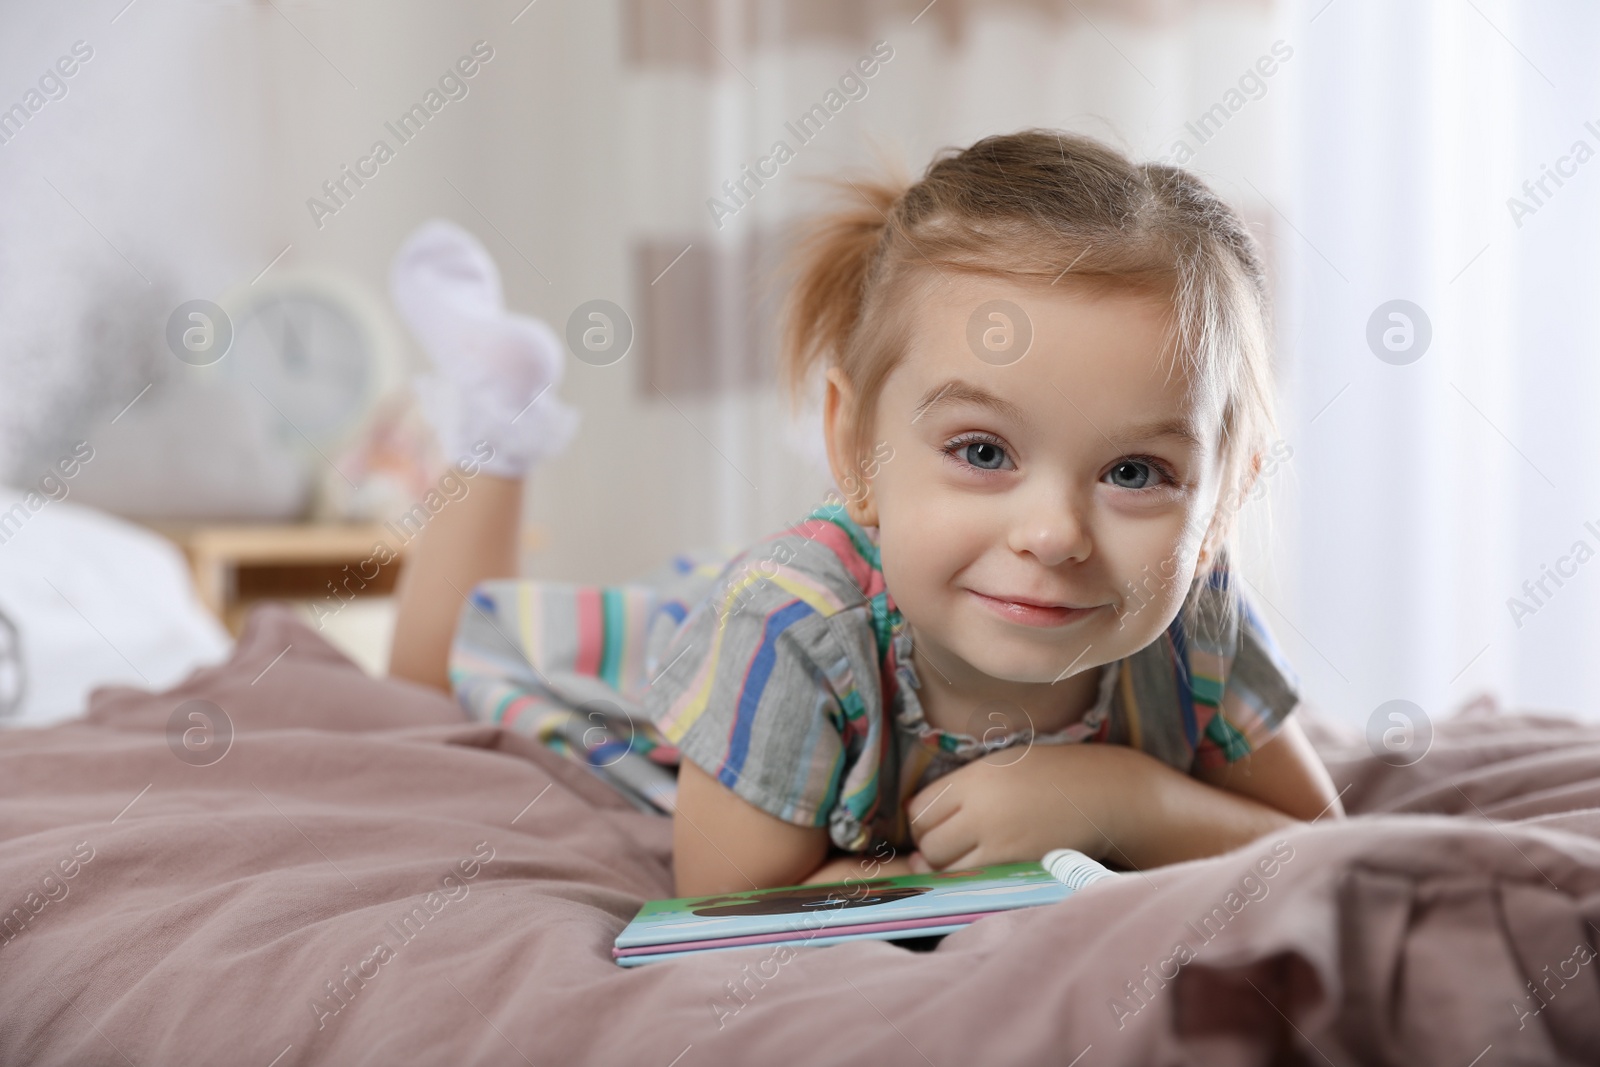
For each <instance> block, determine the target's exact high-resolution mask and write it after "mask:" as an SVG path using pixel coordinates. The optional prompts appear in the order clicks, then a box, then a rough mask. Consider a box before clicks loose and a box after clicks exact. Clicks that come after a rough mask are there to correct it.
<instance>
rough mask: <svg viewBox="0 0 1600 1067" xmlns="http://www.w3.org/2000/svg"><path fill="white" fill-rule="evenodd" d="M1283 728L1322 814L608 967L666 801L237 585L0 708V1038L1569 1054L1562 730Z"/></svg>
mask: <svg viewBox="0 0 1600 1067" xmlns="http://www.w3.org/2000/svg"><path fill="white" fill-rule="evenodd" d="M285 649H287V652H285ZM190 701H208V702H210V703H209V705H208V704H190V703H188V702H190ZM213 706H214V707H215V708H220V709H222V711H223V712H225V713H226V716H227V718H228V720H229V721H231V725H232V730H233V736H232V739H231V742H228V743H227V746H226V749H225V754H222V755H221V758H220V759H218V758H216V757H217V756H218V755H219V753H222V752H223V751H224V745H223V734H224V733H225V730H221V729H220V727H221V725H222V723H221V720H220V718H218V717H217V715H216V713H215V711H214V710H212V707H213ZM175 713H176V718H177V727H176V728H175V729H171V730H169V723H170V722H171V721H172V720H173V719H174V716H175ZM191 714H194V715H198V716H199V717H191ZM208 714H209V716H210V717H209V718H208V717H207V716H208ZM186 730H187V731H189V734H188V736H187V741H188V746H187V747H186V746H185V744H184V740H185V735H184V731H186ZM1321 745H1322V750H1323V752H1324V755H1325V758H1326V759H1327V761H1328V764H1329V766H1330V768H1331V769H1332V771H1333V773H1334V776H1335V778H1336V779H1337V780H1338V782H1339V784H1340V785H1341V786H1344V785H1348V786H1349V787H1350V788H1349V791H1348V792H1347V793H1345V801H1346V803H1347V805H1348V807H1349V808H1350V809H1351V810H1352V811H1353V812H1358V813H1360V817H1357V818H1353V819H1350V820H1348V821H1346V822H1343V823H1329V822H1326V821H1324V822H1319V823H1317V824H1315V825H1312V826H1308V827H1305V828H1303V829H1300V830H1298V831H1296V832H1295V833H1293V834H1290V835H1287V836H1285V837H1283V838H1276V839H1263V840H1261V841H1258V842H1256V843H1254V844H1251V845H1249V846H1247V847H1244V848H1241V849H1239V850H1237V851H1235V852H1233V853H1230V854H1228V855H1225V856H1220V857H1216V858H1213V859H1210V860H1205V861H1200V862H1194V863H1188V864H1181V865H1178V866H1173V867H1167V868H1162V869H1159V870H1153V871H1150V872H1147V873H1146V874H1144V875H1131V876H1129V877H1126V878H1122V879H1115V880H1111V881H1108V882H1104V883H1100V884H1097V885H1095V886H1092V887H1091V888H1089V889H1087V890H1085V891H1084V892H1083V893H1081V894H1079V895H1077V896H1075V897H1073V898H1072V899H1070V900H1068V901H1065V902H1064V903H1062V904H1060V905H1056V906H1053V907H1048V908H1039V909H1031V910H1028V911H1025V912H1019V913H1012V914H1008V915H1001V916H995V917H992V918H988V919H985V920H983V921H981V922H979V923H977V924H975V925H974V926H972V927H970V928H968V929H967V930H964V931H962V932H960V933H957V934H954V935H951V936H950V937H948V938H946V939H945V941H944V942H943V943H942V944H941V945H940V947H939V948H938V949H937V950H936V951H934V952H929V953H917V952H911V951H908V950H906V949H904V948H900V947H896V946H894V945H890V944H885V943H857V944H851V945H841V946H836V947H832V948H821V949H807V950H803V951H800V952H797V953H792V954H788V955H783V954H779V953H776V952H775V951H774V949H772V948H771V947H755V948H749V949H741V950H736V951H728V952H721V953H710V954H707V955H706V956H705V957H704V958H700V959H689V960H683V961H678V962H673V963H665V964H656V965H652V966H648V967H642V968H639V969H637V970H624V969H622V968H619V967H617V966H616V965H615V964H614V963H613V962H612V961H611V957H610V953H609V949H610V946H611V941H612V938H613V937H615V935H616V933H617V931H619V930H620V929H621V928H622V927H623V925H624V924H625V923H626V922H627V921H628V919H629V918H630V917H631V916H632V915H633V913H634V911H635V910H636V909H637V908H638V907H639V905H640V903H641V902H642V901H644V900H647V899H650V898H654V897H663V896H667V895H670V891H671V888H672V878H671V870H670V847H669V843H670V837H669V829H670V827H669V822H668V820H666V819H663V818H660V817H655V816H649V815H644V814H641V813H638V812H636V811H634V810H632V809H631V808H629V807H627V806H626V805H625V804H624V803H622V802H621V801H620V800H619V799H618V798H617V797H616V796H614V795H613V794H612V793H611V792H610V791H609V790H608V789H607V788H606V787H605V786H604V785H602V784H601V783H600V782H598V781H597V780H595V779H593V778H591V777H589V776H588V775H587V773H586V772H584V771H583V770H582V769H581V768H578V767H575V766H573V765H571V764H568V763H565V762H563V761H562V760H560V759H558V758H556V757H554V756H552V755H551V754H549V753H548V752H546V751H545V750H543V749H542V748H540V747H539V746H538V745H537V744H535V743H533V742H531V741H529V740H527V739H525V738H522V737H517V736H514V735H510V734H507V733H505V732H502V731H501V730H499V729H498V728H495V727H489V726H481V725H475V724H471V723H466V722H463V721H462V719H461V716H460V714H459V712H458V711H457V709H456V708H455V706H454V704H453V703H452V702H451V701H450V700H449V699H448V698H446V697H445V696H443V695H441V694H438V693H435V692H432V691H430V690H425V689H421V688H418V687H416V686H412V685H409V684H406V683H402V682H395V681H373V680H371V679H369V678H367V677H366V676H365V675H363V674H362V673H361V671H360V670H359V669H358V668H356V667H355V666H354V665H353V664H351V663H350V662H349V661H347V660H345V659H344V658H343V657H341V656H340V655H339V654H338V653H337V652H335V651H334V650H333V649H332V648H331V647H329V646H328V645H327V644H326V643H325V642H323V641H322V640H321V639H320V638H319V637H318V636H317V635H316V634H315V633H314V632H313V631H311V630H309V629H308V628H306V627H305V626H303V625H302V624H300V623H299V622H298V621H296V620H295V618H294V617H293V616H292V615H291V614H289V613H288V612H287V611H286V610H284V609H281V608H272V607H268V608H262V609H258V610H257V611H256V613H255V614H254V615H253V616H252V617H251V619H250V621H249V625H248V628H247V631H246V633H245V635H244V636H243V638H242V639H241V641H240V643H239V646H238V649H237V652H236V654H235V655H234V657H233V659H232V660H231V661H230V662H229V663H227V664H224V665H222V666H220V667H217V668H214V669H208V670H205V671H202V672H199V673H197V674H196V675H194V676H193V677H192V678H191V679H189V681H187V682H186V683H185V684H184V685H182V686H180V687H179V688H177V689H174V690H172V691H170V692H166V693H148V692H144V691H142V690H135V689H127V688H115V689H102V690H98V691H96V693H95V694H94V696H93V699H92V701H91V706H90V709H89V716H88V720H87V721H86V722H82V723H75V724H69V725H63V726H59V727H55V728H52V729H48V730H42V731H36V732H19V733H11V734H5V735H0V840H3V841H4V845H3V847H0V909H3V911H0V1064H24V1063H26V1064H34V1063H41V1064H57V1063H62V1064H65V1063H72V1064H135V1065H139V1067H146V1065H155V1064H190V1063H192V1064H222V1065H231V1064H244V1065H255V1067H290V1065H293V1064H311V1063H318V1064H365V1063H371V1064H411V1063H416V1064H457V1063H494V1064H529V1063H531V1064H539V1065H540V1067H543V1065H547V1064H569V1063H585V1064H639V1065H644V1067H702V1065H707V1064H790V1063H795V1064H802V1063H803V1064H863V1065H866V1064H872V1065H879V1067H881V1065H889V1064H934V1065H937V1067H954V1065H959V1064H1014V1063H1015V1064H1063V1065H1064V1064H1078V1065H1080V1067H1101V1065H1106V1064H1123V1063H1127V1064H1168V1063H1202V1064H1204V1063H1219V1064H1221V1063H1226V1064H1269V1063H1270V1064H1279V1063H1307V1064H1338V1065H1344V1064H1391V1063H1392V1064H1434V1063H1437V1064H1445V1065H1449V1067H1469V1065H1471V1064H1478V1065H1480V1067H1489V1065H1492V1064H1508V1063H1574V1064H1575V1063H1595V1062H1600V980H1597V977H1596V976H1597V972H1600V964H1597V963H1596V962H1595V961H1594V956H1595V945H1596V944H1597V942H1600V930H1597V928H1596V925H1597V924H1600V841H1597V838H1600V727H1596V726H1584V725H1577V724H1574V723H1571V722H1568V721H1565V720H1559V719H1554V718H1549V717H1536V716H1528V715H1508V714H1501V713H1498V712H1496V711H1494V710H1493V709H1492V708H1489V707H1485V706H1482V705H1480V706H1478V707H1476V708H1474V709H1469V711H1468V713H1465V714H1462V715H1458V716H1456V717H1455V718H1453V719H1451V720H1449V721H1446V722H1443V723H1439V724H1437V736H1436V739H1435V742H1434V746H1433V749H1432V751H1431V752H1430V753H1429V754H1428V756H1427V757H1426V758H1425V759H1423V760H1422V761H1421V762H1420V763H1418V764H1417V765H1415V766H1413V767H1410V768H1408V769H1403V770H1397V769H1394V768H1390V767H1388V766H1385V765H1384V764H1383V763H1380V762H1378V761H1377V760H1374V759H1373V758H1371V757H1370V755H1368V754H1367V752H1366V747H1365V744H1364V743H1363V742H1361V741H1360V740H1359V739H1357V740H1356V741H1355V742H1354V743H1353V744H1352V743H1349V742H1348V741H1345V742H1340V741H1337V740H1335V739H1332V738H1331V737H1323V738H1322V740H1321ZM1479 1057H1481V1059H1480V1058H1479Z"/></svg>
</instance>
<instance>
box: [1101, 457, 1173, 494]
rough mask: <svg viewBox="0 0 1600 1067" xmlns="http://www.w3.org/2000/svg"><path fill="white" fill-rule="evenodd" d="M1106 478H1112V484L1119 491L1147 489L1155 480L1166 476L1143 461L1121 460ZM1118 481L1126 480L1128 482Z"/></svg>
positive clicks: (1107, 473) (1108, 472)
mask: <svg viewBox="0 0 1600 1067" xmlns="http://www.w3.org/2000/svg"><path fill="white" fill-rule="evenodd" d="M1106 477H1107V478H1110V479H1111V480H1112V481H1111V484H1112V485H1115V486H1116V487H1117V488H1119V489H1147V488H1149V487H1150V485H1151V484H1152V482H1153V480H1154V479H1155V478H1157V477H1165V475H1164V474H1163V473H1162V472H1161V471H1159V470H1157V469H1156V468H1155V467H1154V466H1152V465H1151V464H1149V463H1145V462H1144V461H1143V460H1137V459H1124V460H1119V461H1118V462H1117V465H1116V466H1115V467H1112V468H1111V469H1110V470H1109V471H1107V472H1106ZM1118 479H1126V482H1124V481H1120V480H1118ZM1128 483H1132V484H1128Z"/></svg>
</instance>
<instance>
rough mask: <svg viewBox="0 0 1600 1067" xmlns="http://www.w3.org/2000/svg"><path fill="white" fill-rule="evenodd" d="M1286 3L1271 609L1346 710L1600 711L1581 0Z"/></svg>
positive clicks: (1592, 209)
mask: <svg viewBox="0 0 1600 1067" xmlns="http://www.w3.org/2000/svg"><path fill="white" fill-rule="evenodd" d="M1284 19H1285V33H1286V34H1288V35H1290V36H1292V37H1294V38H1295V39H1296V40H1297V41H1301V42H1303V46H1302V47H1301V48H1300V56H1301V58H1300V60H1299V62H1300V64H1301V66H1300V68H1299V70H1298V71H1297V73H1298V75H1299V78H1298V80H1297V81H1296V82H1295V83H1294V86H1293V88H1294V93H1293V100H1292V106H1291V108H1290V111H1289V114H1288V116H1287V118H1288V123H1287V127H1286V130H1285V136H1286V144H1287V146H1288V148H1287V152H1288V156H1289V158H1290V171H1291V177H1290V181H1289V185H1290V189H1291V195H1290V196H1289V197H1288V198H1287V199H1286V200H1285V201H1284V202H1282V203H1279V204H1277V205H1276V208H1277V209H1279V210H1280V211H1281V217H1282V219H1283V220H1284V222H1285V223H1286V226H1285V230H1284V232H1283V235H1282V243H1281V251H1282V253H1283V255H1284V257H1285V264H1286V271H1285V275H1286V280H1287V282H1288V284H1287V285H1286V286H1285V290H1284V301H1283V304H1284V313H1283V324H1282V331H1281V333H1282V339H1283V352H1284V360H1285V366H1286V369H1287V374H1286V381H1287V392H1288V399H1289V417H1288V418H1287V419H1286V423H1287V425H1288V427H1289V429H1288V431H1287V432H1288V436H1289V438H1290V440H1291V441H1292V443H1293V445H1294V449H1295V451H1294V459H1293V462H1292V464H1291V472H1292V475H1293V476H1292V477H1291V478H1288V479H1285V480H1284V482H1283V484H1282V485H1281V486H1275V487H1274V494H1275V497H1276V502H1277V505H1278V507H1277V512H1278V514H1279V515H1281V516H1282V517H1283V522H1282V523H1281V528H1280V536H1279V537H1278V539H1277V541H1276V546H1275V552H1274V555H1275V557H1276V559H1277V561H1278V564H1279V567H1278V571H1277V573H1278V574H1279V576H1280V577H1281V578H1282V586H1281V588H1280V589H1279V590H1278V591H1277V592H1276V593H1275V594H1274V597H1275V600H1274V608H1273V609H1272V610H1271V611H1269V615H1270V616H1271V617H1272V618H1273V621H1274V622H1276V623H1277V628H1278V630H1279V632H1280V636H1281V637H1282V639H1283V640H1284V642H1285V644H1286V646H1288V648H1289V650H1290V652H1291V654H1292V655H1293V656H1294V659H1295V661H1296V663H1297V664H1298V665H1299V666H1300V667H1301V669H1302V671H1303V673H1304V675H1305V677H1306V679H1307V682H1308V688H1309V689H1310V690H1311V691H1312V692H1313V693H1314V694H1316V695H1317V696H1319V697H1321V698H1322V699H1323V702H1324V703H1326V704H1327V705H1328V706H1330V707H1331V708H1333V709H1334V710H1336V711H1338V712H1339V713H1340V714H1341V715H1343V716H1345V717H1347V718H1349V719H1350V720H1351V721H1353V722H1355V723H1357V724H1360V723H1362V722H1364V721H1366V719H1367V718H1368V716H1369V715H1370V714H1371V713H1372V712H1373V711H1374V709H1376V708H1377V707H1378V706H1379V705H1380V704H1382V703H1383V702H1385V701H1388V700H1392V699H1403V700H1409V701H1412V702H1414V703H1415V704H1416V705H1417V706H1419V707H1420V708H1421V709H1422V710H1423V712H1424V714H1426V715H1428V716H1430V717H1436V716H1439V715H1442V714H1447V713H1448V712H1449V711H1450V710H1451V709H1453V708H1454V707H1455V706H1457V705H1459V704H1460V703H1461V702H1462V701H1464V700H1466V699H1468V698H1470V697H1471V696H1472V695H1474V694H1476V693H1479V692H1482V691H1486V690H1487V691H1492V692H1494V693H1495V694H1497V695H1498V696H1500V697H1501V698H1502V699H1503V700H1505V701H1506V702H1508V703H1512V704H1516V705H1522V706H1538V707H1546V708H1560V709H1568V710H1578V711H1581V712H1584V713H1585V714H1587V715H1590V716H1594V715H1596V714H1600V698H1597V685H1596V683H1597V681H1600V657H1596V656H1595V655H1594V654H1593V650H1594V649H1595V648H1596V647H1600V645H1597V643H1600V563H1593V562H1592V560H1593V558H1594V557H1595V556H1596V555H1597V553H1600V472H1597V469H1596V467H1595V464H1594V457H1596V456H1600V447H1597V446H1600V427H1597V425H1596V420H1595V418H1594V412H1595V406H1596V401H1597V400H1600V361H1597V360H1596V358H1595V357H1596V353H1595V347H1596V331H1595V327H1594V319H1593V311H1592V309H1593V308H1594V306H1595V302H1596V294H1597V292H1600V264H1597V262H1596V255H1595V249H1594V243H1593V240H1592V236H1593V235H1594V234H1595V233H1596V232H1597V229H1596V223H1597V221H1600V219H1597V214H1600V164H1595V163H1592V162H1590V160H1591V157H1593V156H1594V155H1595V154H1596V153H1597V152H1600V122H1591V121H1590V120H1593V119H1597V118H1600V106H1597V104H1600V94H1597V91H1596V90H1597V77H1600V75H1597V72H1596V69H1595V65H1594V62H1593V48H1594V42H1595V40H1596V33H1597V31H1600V11H1597V10H1595V9H1594V8H1593V7H1592V6H1590V5H1585V4H1581V3H1576V2H1570V0H1569V2H1564V3H1553V4H1540V5H1519V4H1512V3H1504V2H1493V0H1471V2H1467V3H1442V2H1441V3H1433V4H1415V5H1412V4H1405V5H1395V4H1385V3H1381V2H1377V0H1370V2H1369V0H1334V2H1333V3H1331V4H1330V3H1326V0H1313V2H1310V3H1306V4H1302V5H1296V6H1295V7H1294V8H1293V9H1292V10H1290V11H1286V12H1285V13H1284ZM1401 300H1403V301H1408V302H1410V304H1411V305H1414V306H1415V308H1416V309H1420V311H1415V310H1412V309H1408V308H1406V307H1404V306H1399V305H1393V304H1392V303H1391V302H1393V301H1401ZM1397 308H1398V312H1397ZM1396 312H1397V313H1398V314H1400V315H1401V316H1402V317H1401V318H1398V319H1397V318H1391V317H1390V316H1391V314H1392V313H1396ZM1424 326H1426V327H1427V331H1428V332H1429V333H1431V338H1430V339H1428V340H1427V343H1426V346H1425V347H1424V345H1423V343H1422V341H1423V336H1424V332H1423V330H1424ZM1385 330H1394V331H1398V332H1395V333H1392V334H1391V335H1390V337H1389V342H1390V343H1389V344H1386V343H1385V341H1384V338H1383V333H1384V331H1385ZM1407 331H1410V347H1409V348H1407V337H1406V334H1407ZM1369 337H1372V338H1375V339H1376V343H1373V341H1369Z"/></svg>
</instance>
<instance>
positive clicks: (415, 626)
mask: <svg viewBox="0 0 1600 1067" xmlns="http://www.w3.org/2000/svg"><path fill="white" fill-rule="evenodd" d="M456 475H457V477H460V478H462V479H463V480H464V481H465V482H466V485H467V492H466V495H464V496H462V497H461V498H459V499H457V500H452V501H450V502H449V503H447V504H446V505H445V506H444V507H443V508H441V509H440V510H439V512H438V513H437V514H436V515H434V516H433V517H432V519H430V520H429V522H428V524H427V525H426V526H425V527H423V529H422V532H421V534H420V535H419V536H418V538H417V541H416V544H414V545H412V546H411V550H410V552H408V553H407V556H406V562H405V569H404V570H403V571H402V572H401V574H400V583H399V589H398V590H397V593H396V596H397V599H398V601H399V604H398V607H397V612H396V617H395V624H394V637H393V639H392V641H391V642H390V645H389V674H390V675H391V676H393V677H396V678H407V679H410V680H411V681H413V682H420V683H421V684H423V685H431V686H433V687H435V688H437V689H443V690H445V691H446V692H448V691H449V689H450V675H449V671H448V668H449V663H450V642H451V640H452V639H453V638H454V636H455V628H456V619H457V618H458V617H459V616H460V613H461V604H462V598H463V597H465V596H466V595H467V594H468V593H470V592H471V591H472V587H473V586H475V585H477V584H478V583H479V582H480V581H482V580H483V579H485V578H503V577H510V576H514V575H515V574H516V573H517V531H518V529H519V524H520V519H521V516H522V482H521V481H520V480H518V479H512V478H497V477H495V476H494V475H492V474H484V473H481V472H480V473H478V474H475V475H473V476H472V477H470V478H469V477H467V476H466V475H465V474H464V473H463V472H462V471H461V470H459V469H457V470H456Z"/></svg>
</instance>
